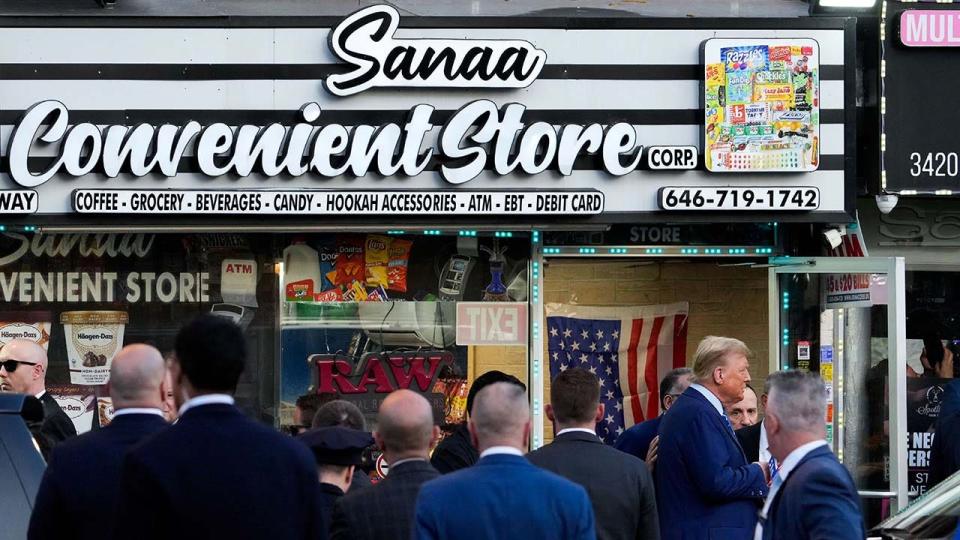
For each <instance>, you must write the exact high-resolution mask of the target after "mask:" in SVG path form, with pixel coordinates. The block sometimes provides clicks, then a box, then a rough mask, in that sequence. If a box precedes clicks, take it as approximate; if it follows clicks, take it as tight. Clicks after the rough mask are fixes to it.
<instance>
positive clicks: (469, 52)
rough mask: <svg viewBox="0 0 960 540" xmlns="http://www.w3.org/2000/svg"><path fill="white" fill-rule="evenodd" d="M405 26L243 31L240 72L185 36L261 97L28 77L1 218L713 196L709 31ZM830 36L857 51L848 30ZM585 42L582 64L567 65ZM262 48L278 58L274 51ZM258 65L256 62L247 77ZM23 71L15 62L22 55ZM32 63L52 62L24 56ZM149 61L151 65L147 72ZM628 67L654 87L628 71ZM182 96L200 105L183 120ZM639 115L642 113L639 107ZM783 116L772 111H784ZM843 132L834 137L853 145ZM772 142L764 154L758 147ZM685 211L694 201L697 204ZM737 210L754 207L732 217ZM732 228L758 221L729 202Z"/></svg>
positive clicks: (358, 20) (383, 10) (222, 87)
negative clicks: (708, 140)
mask: <svg viewBox="0 0 960 540" xmlns="http://www.w3.org/2000/svg"><path fill="white" fill-rule="evenodd" d="M400 22H401V21H400V16H399V13H398V12H397V10H396V9H394V8H393V7H390V6H370V7H367V8H364V9H361V10H360V11H358V12H356V13H354V14H352V15H350V16H349V17H347V18H345V19H344V20H343V21H342V22H340V23H339V24H337V25H336V26H335V27H333V28H331V29H329V31H325V32H320V33H319V34H318V35H320V36H321V37H323V38H325V39H324V40H321V39H319V38H318V41H317V42H316V43H314V46H315V47H317V48H318V49H319V48H322V49H323V50H322V51H320V52H317V53H312V52H309V51H305V50H303V49H304V38H303V36H304V35H307V34H305V33H304V32H303V31H302V30H300V31H296V30H297V29H285V28H277V29H274V30H275V32H273V37H271V38H270V40H269V41H262V42H260V41H257V40H258V39H261V38H264V39H265V37H264V36H263V35H261V34H262V33H257V32H254V31H253V29H246V28H237V29H231V34H230V35H231V36H233V35H234V34H236V36H238V37H237V38H232V39H234V40H236V41H237V42H240V43H243V44H244V47H248V48H245V49H243V50H239V51H237V52H236V54H242V55H246V56H244V61H242V62H241V61H239V60H238V57H235V56H234V46H233V45H232V44H233V43H234V41H233V40H232V41H231V42H230V43H231V47H223V46H222V43H220V42H219V41H218V40H219V39H220V38H219V37H217V36H219V35H220V34H218V33H210V32H207V33H197V32H196V31H195V30H194V29H191V28H181V29H176V30H177V32H179V33H178V35H183V36H186V37H185V38H184V40H185V41H190V43H193V44H194V45H195V46H192V49H191V50H199V51H201V53H202V54H201V53H198V54H199V55H200V56H203V58H194V57H195V56H197V55H194V54H193V53H191V55H190V57H189V62H198V63H201V64H203V66H204V67H205V69H208V70H210V71H212V72H214V73H216V72H217V71H218V70H220V71H222V72H224V73H226V72H227V71H229V70H241V71H242V70H243V69H245V68H244V66H252V67H254V68H257V69H251V70H249V71H250V73H254V72H256V73H267V75H266V76H264V75H262V74H261V75H257V76H256V77H260V78H259V79H257V78H256V77H254V76H252V75H250V74H246V75H243V76H239V75H233V74H226V75H224V76H223V77H218V76H216V75H211V76H209V77H208V78H206V79H204V78H202V77H199V78H187V79H186V80H176V79H175V78H174V79H173V81H169V80H164V79H163V77H162V76H159V75H158V76H156V77H152V76H146V75H149V74H146V73H144V74H141V75H140V76H139V77H137V76H127V77H125V76H123V74H122V73H121V74H119V75H117V78H116V80H105V79H104V78H102V77H100V76H99V75H98V76H97V80H95V81H86V80H82V81H78V82H75V81H74V80H72V79H69V78H67V79H64V81H65V82H64V83H63V84H60V85H57V92H59V93H60V95H43V94H41V90H38V88H40V87H38V86H36V85H32V86H31V85H29V84H27V83H29V82H30V80H31V79H30V77H31V75H29V73H28V74H27V75H26V76H25V78H22V77H18V76H15V75H14V76H11V77H9V78H8V79H5V80H0V95H10V96H16V99H18V100H30V101H23V102H17V103H5V108H6V109H7V110H14V111H22V114H21V115H20V117H19V120H18V121H17V122H16V123H15V124H13V125H11V126H10V128H9V136H8V137H7V140H8V144H7V145H6V147H5V148H4V149H3V151H0V154H4V152H5V155H0V157H2V158H5V159H0V177H3V178H7V179H8V182H9V183H10V184H11V186H10V187H12V188H16V189H17V190H19V191H18V193H21V194H22V195H16V196H13V195H11V196H10V197H8V198H7V199H3V198H0V212H7V213H13V212H30V211H36V212H39V213H59V212H58V210H59V207H60V205H63V204H64V203H66V204H68V205H69V208H70V210H72V211H74V212H81V213H95V214H100V213H138V214H142V213H146V214H300V215H305V214H312V215H383V214H390V215H423V216H426V215H458V214H465V215H467V214H469V215H478V214H479V215H510V214H531V215H550V214H554V215H567V216H576V215H582V216H591V215H597V214H601V213H616V214H623V215H628V214H630V213H636V212H643V211H657V210H689V209H692V208H685V207H683V203H681V202H680V201H686V200H688V199H689V200H691V201H693V200H697V201H699V200H700V199H701V198H700V197H695V196H694V195H695V193H694V192H695V191H696V190H697V189H706V188H707V187H708V186H710V184H711V182H710V180H711V175H710V174H709V173H707V171H705V170H704V169H703V166H702V165H701V155H702V151H701V150H700V148H698V146H696V144H695V143H696V136H695V135H694V133H693V131H692V130H691V129H690V128H691V127H692V126H690V123H691V119H693V122H694V123H699V122H700V120H699V118H700V117H699V115H698V108H699V107H700V105H699V104H698V100H696V99H694V96H695V95H696V94H695V93H693V92H691V91H692V90H693V89H694V88H696V87H698V86H699V84H700V82H701V81H700V80H697V79H699V78H700V77H698V76H697V75H696V74H697V73H698V72H702V67H700V64H699V59H698V52H697V47H698V45H699V43H700V41H702V32H699V27H700V26H703V25H705V24H707V23H706V22H704V23H700V22H695V23H691V24H689V25H688V26H690V27H689V28H683V29H679V30H670V31H668V32H667V33H668V34H676V36H675V37H676V38H677V39H679V40H681V41H683V40H686V42H687V43H688V44H689V47H687V48H686V49H684V48H679V49H678V50H676V51H667V52H665V51H662V50H659V51H653V50H652V49H650V48H649V47H646V46H644V47H640V49H637V50H636V51H635V52H633V53H631V54H630V55H627V56H622V55H621V53H620V52H618V51H613V50H612V49H613V48H612V47H610V46H609V45H610V44H609V43H607V44H606V45H604V44H603V43H602V41H603V40H609V39H613V38H615V37H616V38H617V39H621V38H623V39H628V40H630V39H633V40H635V41H636V40H639V41H638V43H639V42H643V43H648V42H649V40H651V39H653V38H654V37H657V36H660V35H661V34H658V33H657V32H662V30H660V29H657V32H653V31H652V29H649V28H646V27H640V28H636V29H628V30H627V31H625V32H626V33H623V32H606V33H604V32H602V31H601V30H597V29H583V30H579V31H576V32H574V31H570V30H567V29H561V28H551V27H547V28H542V29H539V30H536V31H529V32H528V31H527V30H528V29H525V27H524V29H520V28H517V29H511V28H509V27H505V29H504V30H505V31H498V32H497V38H496V39H491V38H490V37H489V36H490V33H491V31H490V30H489V29H486V30H485V29H483V28H460V27H457V30H456V31H450V30H449V29H446V31H444V30H445V28H443V27H442V25H441V27H440V28H433V27H429V26H422V25H423V23H422V22H418V24H417V26H418V28H417V29H416V30H412V29H402V28H400ZM445 24H450V23H449V22H447V23H445ZM464 24H469V20H465V23H464ZM748 26H749V25H748ZM16 30H17V31H18V34H17V35H21V37H22V39H20V38H18V39H15V40H13V41H12V42H13V43H30V42H32V39H31V38H30V37H29V36H28V34H30V33H31V32H32V31H33V30H32V29H29V28H20V29H16ZM71 30H73V31H79V32H81V33H83V32H85V31H86V30H85V29H84V30H78V29H71ZM168 30H170V29H163V28H144V29H142V31H138V32H137V34H136V37H135V38H134V37H127V38H126V39H128V40H132V39H136V40H137V41H138V42H140V41H142V42H143V45H144V46H138V47H124V46H122V44H121V46H119V47H111V48H109V49H110V51H112V52H107V53H104V54H105V55H106V56H107V57H106V58H97V59H96V62H97V63H99V64H102V65H111V64H115V66H114V69H111V70H108V72H110V73H119V72H120V71H123V70H128V71H129V70H131V69H137V68H136V66H140V68H139V69H150V68H149V66H163V65H168V64H171V63H177V62H187V61H188V60H187V58H186V57H184V56H182V55H183V54H185V53H181V52H178V50H177V49H171V50H169V51H168V50H166V49H165V48H164V47H159V46H158V47H148V46H146V45H147V44H151V43H154V42H156V43H162V42H165V40H167V38H168V37H169V32H168ZM511 30H516V31H511ZM50 31H51V32H57V31H59V29H56V28H54V29H53V30H50ZM818 31H820V30H818ZM775 33H776V31H769V32H768V31H763V32H761V34H764V35H767V34H770V35H773V34H775ZM832 33H833V35H835V39H836V42H837V44H841V43H842V42H843V39H844V38H843V36H844V33H845V30H844V28H842V27H837V28H834V29H833V30H832ZM288 34H289V35H288ZM98 36H99V35H97V34H91V36H90V39H93V40H97V39H101V38H100V37H98ZM131 36H132V34H131ZM451 36H455V37H451ZM630 36H633V37H630ZM827 36H828V34H823V37H824V38H825V39H826V41H827V42H829V41H830V40H829V39H827ZM577 37H580V38H583V39H582V43H584V44H585V45H584V47H578V50H576V51H573V50H571V49H570V48H569V47H566V46H564V44H566V43H569V40H570V39H571V38H577ZM597 39H599V40H600V42H597V41H596V40H597ZM191 40H192V41H191ZM204 40H206V41H208V42H209V43H205V42H204ZM768 41H769V39H768ZM595 44H596V45H595ZM307 46H308V47H309V44H308V45H307ZM264 47H267V48H270V50H269V51H266V52H264V51H261V50H260V49H262V48H264ZM241 48H242V47H241ZM628 49H629V48H628ZM98 50H100V49H98ZM104 50H106V49H104ZM208 50H209V51H220V52H219V53H217V54H218V55H219V56H218V57H217V60H216V61H214V59H212V58H207V56H209V55H207V56H204V55H206V54H207V53H204V52H203V51H208ZM624 50H627V49H624ZM151 51H152V52H151ZM267 52H269V53H270V54H266V53H267ZM548 52H550V56H549V57H548ZM260 53H263V54H262V55H261V56H259V58H260V59H259V60H250V59H249V58H248V57H249V56H250V55H254V56H257V55H258V54H260ZM10 54H11V56H10V58H11V62H17V61H18V60H17V59H18V58H19V57H18V55H19V54H21V49H20V48H19V45H16V46H14V48H13V49H12V50H11V51H10ZM22 54H23V55H24V58H37V57H42V58H45V59H46V58H47V57H48V56H49V55H47V54H46V53H45V52H44V51H34V52H29V51H26V49H23V50H22ZM51 54H52V55H53V58H54V60H51V62H53V63H56V64H57V65H63V64H70V63H75V62H76V61H78V60H77V59H73V58H72V57H71V55H72V54H73V53H72V52H71V51H69V50H59V49H58V50H57V51H56V52H52V53H51ZM211 54H212V53H211ZM137 55H140V56H144V55H146V57H144V58H140V57H137V58H136V59H134V58H133V57H134V56H137ZM178 55H180V56H178ZM283 55H288V56H291V57H293V59H294V60H296V61H293V62H290V61H288V60H287V59H286V58H283ZM664 55H666V56H664ZM153 56H157V57H156V58H153ZM161 57H162V58H161ZM841 57H842V55H841ZM834 58H836V55H834ZM34 61H35V60H34ZM218 62H219V63H218ZM257 62H259V63H260V64H262V66H257V65H256V63H257ZM551 62H552V63H551ZM604 62H609V64H604ZM274 64H283V69H280V68H275V67H273V65H274ZM667 64H668V65H669V67H663V66H664V65H667ZM628 65H629V66H640V67H642V68H643V69H637V70H633V71H631V70H627V71H624V66H628ZM131 66H134V67H131ZM143 66H147V67H143ZM237 66H240V67H237ZM263 66H266V67H263ZM314 66H319V67H320V68H322V69H319V68H318V69H317V70H316V72H317V73H318V74H320V73H323V76H322V77H321V76H319V75H318V76H317V77H316V78H314V79H313V80H311V79H310V77H308V76H301V75H294V76H291V75H288V73H289V72H290V71H296V70H301V71H304V72H308V71H310V69H311V68H313V67H314ZM577 66H581V67H577ZM582 66H589V67H590V69H586V70H584V69H582ZM678 66H680V68H682V69H677V67H678ZM41 67H42V66H41ZM191 67H192V66H191ZM44 69H48V68H44ZM50 69H53V68H50ZM154 69H158V70H159V69H160V67H154ZM271 69H273V70H274V73H273V74H271V73H270V70H271ZM578 70H579V71H578ZM40 71H42V70H40ZM81 71H82V70H81ZM660 71H662V73H660ZM581 72H582V73H581ZM648 72H649V74H647V73H648ZM72 73H78V72H77V71H76V70H75V71H74V72H72ZM764 73H765V74H767V75H770V76H771V77H772V76H773V75H777V74H779V72H777V71H770V72H769V73H767V72H764ZM74 76H77V77H83V75H82V74H81V75H74ZM91 77H93V76H92V75H91ZM168 77H171V76H169V75H168ZM631 77H634V78H631ZM670 77H679V79H677V80H671V79H670ZM24 80H26V81H27V82H24ZM170 82H174V83H176V88H174V86H171V85H170V84H167V83H170ZM233 82H236V83H237V84H235V85H234V84H232V83H233ZM832 82H836V81H832ZM840 82H841V84H840V85H839V86H838V85H833V86H834V94H833V95H830V91H825V92H824V94H825V95H824V96H823V100H824V101H829V103H826V104H825V105H826V107H824V108H828V107H831V106H839V105H841V104H842V100H843V99H842V92H843V84H842V82H843V81H840ZM80 83H83V84H80ZM90 84H93V85H94V86H97V85H104V88H105V89H106V90H109V92H110V95H111V96H112V97H111V101H110V104H107V103H106V102H99V101H97V100H98V97H99V94H98V92H96V91H93V90H89V91H88V89H89V87H90ZM776 84H780V85H781V86H782V85H783V84H784V83H783V82H782V81H780V79H775V78H772V79H771V80H770V81H764V84H763V85H761V86H762V88H760V90H764V89H767V88H768V87H770V88H773V86H772V85H776ZM740 86H742V85H740ZM74 87H76V88H74ZM43 88H50V87H46V86H45V87H43ZM738 88H739V87H738ZM85 89H87V90H85ZM165 89H166V90H165ZM771 91H772V90H771ZM837 91H839V95H838V93H837ZM42 92H49V90H42ZM181 93H182V94H183V95H185V96H188V97H190V96H192V98H191V99H190V100H186V98H185V101H178V96H179V95H180V94H181ZM146 96H149V99H147V97H146ZM223 96H228V97H227V98H224V97H223ZM627 96H630V97H631V99H629V100H627V101H624V100H625V98H626V97H627ZM765 96H766V95H765ZM791 96H793V94H791ZM775 97H776V96H774V97H770V96H766V97H763V98H762V99H766V100H768V101H766V102H764V103H765V104H766V103H768V102H769V103H774V102H773V101H772V100H774V98H775ZM838 98H839V99H838ZM757 99H761V98H757ZM791 99H793V98H792V97H791ZM218 102H219V103H218ZM153 103H157V107H159V108H157V109H151V110H150V111H149V112H150V113H152V114H144V115H143V116H142V117H141V116H140V112H139V111H141V110H144V109H150V108H151V106H152V105H153ZM765 106H766V107H767V109H769V110H773V109H774V108H775V107H774V105H765ZM111 107H113V108H115V109H119V110H122V111H124V114H123V117H122V119H121V120H120V121H118V120H117V119H116V115H115V114H113V115H110V114H105V115H104V116H103V117H101V116H100V114H101V112H103V111H106V112H109V109H110V108H111ZM755 108H757V107H755ZM840 108H842V107H840ZM757 109H758V110H759V108H757ZM765 110H766V109H765ZM184 111H189V112H184ZM771 114H772V113H771ZM158 118H163V123H160V122H158V121H157V119H158ZM834 118H836V117H834ZM784 126H786V127H783V126H781V127H783V129H785V130H786V129H787V128H790V129H793V128H792V127H790V126H787V125H786V124H784ZM791 126H792V124H791ZM840 127H841V129H840V131H837V130H834V131H833V132H831V133H833V134H835V135H842V131H843V126H842V124H841V126H840ZM791 133H792V132H791ZM791 136H792V137H795V138H804V137H806V135H805V134H799V135H791ZM762 138H763V137H762V136H757V137H754V139H751V141H753V140H756V141H760V142H759V143H758V144H761V143H762V142H763V141H762ZM647 142H650V143H654V144H652V145H648V144H645V143H647ZM657 143H659V144H657ZM817 144H818V145H817V146H816V148H814V151H815V152H817V151H823V152H825V153H830V152H833V153H834V154H839V155H840V156H842V153H843V151H842V147H843V137H842V136H837V137H836V139H834V140H828V138H827V137H826V135H825V136H824V140H823V141H822V142H818V143H817ZM842 162H843V160H842V159H835V160H834V161H833V163H834V168H832V169H831V168H830V167H822V168H821V169H822V170H820V171H817V172H816V173H811V174H810V176H809V178H810V180H809V182H810V184H811V185H809V186H803V187H804V188H808V189H810V190H811V192H818V191H817V189H818V188H820V189H823V188H829V189H832V190H839V192H842V190H843V181H842V180H843V176H844V171H843V166H842ZM836 164H840V165H839V166H837V165H836ZM658 171H677V172H676V173H673V174H660V175H657V174H656V173H657V172H658ZM744 172H746V171H744ZM821 173H823V174H821ZM677 175H682V176H683V178H684V181H683V182H681V183H680V185H682V186H683V188H682V189H683V190H687V191H684V193H676V194H675V197H673V198H671V199H670V200H671V201H673V200H674V199H676V201H677V203H676V204H673V205H668V204H665V203H664V201H663V200H660V201H659V202H658V197H657V193H658V189H661V188H663V187H665V185H666V183H667V181H668V180H671V179H672V180H673V182H676V180H677V178H678V176H677ZM814 175H815V176H814ZM838 176H839V179H838ZM741 177H742V178H737V177H735V175H729V174H728V175H726V176H725V177H724V184H731V185H732V187H736V188H741V189H747V191H750V190H749V189H748V188H752V187H754V186H751V182H750V180H749V179H748V176H747V175H741ZM661 178H662V180H661ZM796 178H797V177H796V176H795V175H794V176H790V175H782V176H770V177H765V178H764V180H765V181H767V180H769V181H771V182H772V183H773V184H774V185H777V186H778V187H783V188H789V187H793V188H796V187H797V186H795V185H793V186H790V185H788V184H796V183H797V181H796ZM805 178H807V177H805ZM838 180H839V181H838ZM804 183H806V180H805V182H804ZM740 184H742V185H740ZM674 185H677V184H674ZM698 186H699V187H698ZM830 186H834V187H830ZM836 186H839V188H838V187H836ZM689 190H693V191H689ZM688 191H689V193H688V194H690V195H691V196H690V197H687V196H685V195H684V194H685V193H687V192H688ZM34 192H36V193H34ZM738 193H739V192H738ZM818 193H819V192H818ZM54 197H59V201H58V200H55V199H54ZM824 199H825V200H824ZM4 200H8V201H10V204H4ZM664 200H666V199H664ZM704 200H706V199H704ZM735 200H736V201H740V200H741V199H739V198H733V197H731V199H730V201H735ZM777 200H779V199H777ZM821 202H823V203H824V206H825V208H823V210H826V211H834V212H837V211H844V210H845V202H844V200H843V197H842V195H841V196H838V195H837V192H834V193H832V196H830V197H826V196H825V197H824V198H823V199H821V198H820V197H818V198H816V200H815V201H814V203H815V204H813V205H812V206H811V205H810V204H805V205H803V206H797V205H792V204H786V205H780V204H772V203H771V204H770V205H767V206H764V208H769V209H770V210H808V211H816V210H820V209H821ZM701 209H709V208H701ZM715 209H723V210H727V209H733V210H740V209H754V208H748V207H747V205H746V204H741V203H739V202H729V203H724V204H718V205H716V208H715Z"/></svg>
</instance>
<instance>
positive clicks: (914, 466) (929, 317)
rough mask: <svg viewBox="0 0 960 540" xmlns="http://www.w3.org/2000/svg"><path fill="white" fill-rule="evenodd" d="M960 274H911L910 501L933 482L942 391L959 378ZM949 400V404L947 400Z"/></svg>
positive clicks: (908, 287)
mask: <svg viewBox="0 0 960 540" xmlns="http://www.w3.org/2000/svg"><path fill="white" fill-rule="evenodd" d="M958 280H960V272H907V273H906V295H907V431H908V443H907V471H908V478H909V485H910V492H911V494H912V495H922V494H923V493H925V492H926V491H927V489H929V488H931V487H933V486H932V485H930V482H929V473H930V447H931V445H932V443H933V437H934V436H935V435H934V432H935V427H936V421H937V418H938V417H939V416H940V413H941V409H942V408H943V407H944V406H945V405H946V406H953V407H954V410H958V409H960V404H957V403H951V404H947V403H945V400H944V398H945V395H946V393H945V391H944V389H945V388H946V387H947V385H948V384H950V383H951V381H952V380H953V379H955V378H956V377H957V376H958V375H960V313H958V311H957V306H958V305H960V287H957V283H960V281H958ZM947 399H949V398H947Z"/></svg>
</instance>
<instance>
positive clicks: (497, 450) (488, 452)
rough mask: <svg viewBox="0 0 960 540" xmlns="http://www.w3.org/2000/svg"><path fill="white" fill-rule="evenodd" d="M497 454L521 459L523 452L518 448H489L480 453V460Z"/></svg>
mask: <svg viewBox="0 0 960 540" xmlns="http://www.w3.org/2000/svg"><path fill="white" fill-rule="evenodd" d="M497 454H506V455H510V456H520V457H523V452H521V451H520V449H519V448H514V447H512V446H491V447H490V448H487V449H486V450H484V451H483V452H480V459H483V458H485V457H487V456H494V455H497Z"/></svg>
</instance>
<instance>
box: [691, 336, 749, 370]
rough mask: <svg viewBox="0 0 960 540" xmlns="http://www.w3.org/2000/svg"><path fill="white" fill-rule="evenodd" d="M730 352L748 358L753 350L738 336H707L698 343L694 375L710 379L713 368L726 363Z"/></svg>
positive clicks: (694, 358)
mask: <svg viewBox="0 0 960 540" xmlns="http://www.w3.org/2000/svg"><path fill="white" fill-rule="evenodd" d="M728 354H742V355H744V356H746V357H747V358H750V357H752V356H753V352H752V351H751V350H750V347H747V344H746V343H744V342H742V341H740V340H739V339H737V338H730V337H722V336H707V337H705V338H703V340H702V341H700V345H697V352H696V354H694V357H693V375H694V376H695V377H696V378H697V380H699V381H705V380H708V379H709V378H710V377H711V375H712V374H713V370H715V369H717V368H718V367H720V366H722V365H724V362H725V358H726V357H727V355H728Z"/></svg>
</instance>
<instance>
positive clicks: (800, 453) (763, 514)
mask: <svg viewBox="0 0 960 540" xmlns="http://www.w3.org/2000/svg"><path fill="white" fill-rule="evenodd" d="M826 445H827V441H825V440H823V439H819V440H816V441H811V442H808V443H807V444H804V445H803V446H798V447H797V448H795V449H794V450H793V452H790V454H789V455H788V456H787V458H786V459H784V460H783V463H781V464H780V468H779V469H777V476H779V477H780V482H779V483H775V484H774V485H773V486H772V487H771V488H770V492H769V493H767V499H766V500H765V501H763V510H761V511H760V521H759V522H757V528H756V529H755V530H754V534H753V537H754V540H757V539H760V538H763V522H764V521H765V520H766V518H767V516H768V512H770V505H771V504H773V499H774V497H776V496H777V492H779V491H780V487H781V486H783V483H784V482H786V481H787V476H788V475H789V474H790V471H792V470H793V469H794V468H795V467H796V466H797V464H798V463H800V462H801V461H803V458H805V457H807V454H809V453H810V452H812V451H814V450H816V449H817V448H820V447H821V446H826Z"/></svg>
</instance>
